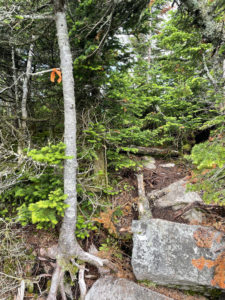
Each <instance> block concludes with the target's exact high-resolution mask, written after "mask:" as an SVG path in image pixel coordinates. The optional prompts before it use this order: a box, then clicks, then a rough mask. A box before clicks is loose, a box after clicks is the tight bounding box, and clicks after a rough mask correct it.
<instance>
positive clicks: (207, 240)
mask: <svg viewBox="0 0 225 300" xmlns="http://www.w3.org/2000/svg"><path fill="white" fill-rule="evenodd" d="M132 231H133V244H134V245H133V253H132V267H133V271H134V274H135V276H136V278H137V279H138V280H151V281H153V282H155V283H158V284H162V285H176V286H180V288H183V289H191V290H196V291H199V290H201V288H203V287H204V288H215V287H216V288H220V287H219V286H215V287H214V286H212V280H213V278H214V272H215V267H210V268H209V267H207V264H206V263H203V265H204V267H202V269H198V268H197V267H196V264H197V263H198V262H199V259H203V260H204V259H207V260H208V261H209V260H210V261H213V262H214V261H215V260H216V259H217V258H218V257H219V255H221V251H224V248H225V236H224V234H223V233H221V232H219V231H216V230H214V229H212V228H210V227H203V226H197V225H187V224H179V223H174V222H169V221H165V220H160V219H151V220H149V221H133V226H132ZM219 249H220V250H219ZM221 249H223V250H221ZM214 279H215V278H214Z"/></svg>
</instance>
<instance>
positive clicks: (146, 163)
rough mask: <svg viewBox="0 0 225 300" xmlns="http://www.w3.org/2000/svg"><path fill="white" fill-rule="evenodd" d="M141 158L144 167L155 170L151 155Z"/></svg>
mask: <svg viewBox="0 0 225 300" xmlns="http://www.w3.org/2000/svg"><path fill="white" fill-rule="evenodd" d="M143 159H144V161H143V165H144V168H145V169H148V170H155V169H156V165H155V159H154V158H153V157H151V156H144V157H143Z"/></svg>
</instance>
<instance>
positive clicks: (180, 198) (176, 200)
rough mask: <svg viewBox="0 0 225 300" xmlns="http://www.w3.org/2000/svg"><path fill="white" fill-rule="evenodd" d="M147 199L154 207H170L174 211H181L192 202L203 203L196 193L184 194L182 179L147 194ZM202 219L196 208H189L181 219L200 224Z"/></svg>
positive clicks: (184, 185) (202, 215)
mask: <svg viewBox="0 0 225 300" xmlns="http://www.w3.org/2000/svg"><path fill="white" fill-rule="evenodd" d="M147 198H148V199H149V200H150V201H152V202H153V205H154V207H157V208H166V207H172V209H173V210H174V211H177V210H179V209H183V208H184V207H185V206H187V205H190V204H192V203H194V202H201V203H202V202H203V201H202V199H201V197H200V196H199V195H198V194H197V193H196V192H186V181H185V180H184V179H181V180H179V181H176V182H174V183H172V184H170V185H169V186H168V187H166V188H164V189H162V190H156V191H153V192H151V193H149V194H148V195H147ZM203 217H204V214H203V213H202V212H201V211H200V210H197V209H196V208H191V209H189V210H188V211H187V213H184V214H183V215H182V218H183V219H185V220H188V221H189V222H192V221H198V222H202V220H203Z"/></svg>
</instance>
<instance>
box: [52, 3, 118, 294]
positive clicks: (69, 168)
mask: <svg viewBox="0 0 225 300" xmlns="http://www.w3.org/2000/svg"><path fill="white" fill-rule="evenodd" d="M54 8H55V21H56V29H57V37H58V44H59V50H60V62H61V72H62V84H63V98H64V143H65V145H66V153H65V154H66V156H68V157H69V158H67V159H66V160H65V163H64V193H65V194H66V195H67V199H66V200H65V203H66V204H68V205H69V206H68V207H67V208H66V210H65V215H64V219H63V223H62V227H61V229H60V235H59V243H58V249H57V253H55V254H56V258H57V267H56V269H55V271H54V274H53V277H52V282H51V288H50V291H49V295H48V300H55V299H56V296H57V291H58V288H59V286H60V283H62V280H63V278H62V277H63V271H62V269H63V265H64V263H65V262H66V263H67V264H68V263H69V261H70V259H72V258H73V259H74V257H76V258H79V259H80V260H82V261H85V262H89V263H91V264H93V265H95V266H96V267H100V266H103V264H108V265H110V263H109V262H108V261H107V260H102V259H101V258H99V257H96V256H94V255H92V254H90V253H87V252H85V251H83V250H82V248H81V247H80V245H79V244H78V242H77V240H76V238H75V229H76V218H77V192H76V172H77V153H76V110H75V93H74V90H75V89H74V79H73V64H72V55H71V50H70V44H69V34H68V29H67V22H66V14H65V7H64V1H63V0H55V1H54ZM110 267H113V266H111V265H110ZM83 297H84V295H83Z"/></svg>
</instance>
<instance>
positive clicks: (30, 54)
mask: <svg viewBox="0 0 225 300" xmlns="http://www.w3.org/2000/svg"><path fill="white" fill-rule="evenodd" d="M33 50H34V44H33V43H31V44H30V49H29V52H28V58H27V68H26V74H25V77H24V80H23V96H22V101H21V119H22V121H21V124H20V131H21V135H20V136H19V137H18V139H19V140H18V150H17V151H18V155H19V162H21V160H22V156H23V149H24V148H25V141H27V138H28V136H27V133H26V131H27V98H28V91H29V81H30V77H31V70H32V60H33Z"/></svg>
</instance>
